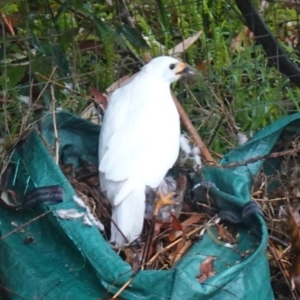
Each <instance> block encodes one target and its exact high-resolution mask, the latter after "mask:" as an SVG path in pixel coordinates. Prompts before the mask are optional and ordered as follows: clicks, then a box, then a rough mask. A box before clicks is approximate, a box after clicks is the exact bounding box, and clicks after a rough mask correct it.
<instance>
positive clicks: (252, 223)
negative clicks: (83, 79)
mask: <svg viewBox="0 0 300 300" xmlns="http://www.w3.org/2000/svg"><path fill="white" fill-rule="evenodd" d="M52 120H53V118H52V116H51V115H48V116H47V117H46V118H45V121H44V123H43V139H41V137H40V136H39V134H38V133H37V131H32V133H31V134H30V135H29V136H28V138H27V139H26V140H25V141H24V142H22V143H19V145H18V146H17V147H16V149H15V151H14V154H13V157H12V161H13V163H14V164H15V165H18V168H17V174H16V175H15V176H14V178H13V179H12V180H11V184H10V189H11V190H13V191H15V192H16V193H17V196H18V197H19V198H20V197H21V198H22V196H24V194H25V191H28V190H30V189H33V188H34V187H42V186H49V185H59V186H61V187H62V188H63V193H64V201H63V202H62V203H61V204H57V205H55V206H48V205H45V204H41V205H38V206H36V207H34V208H33V209H31V210H22V211H17V212H12V211H8V210H6V209H4V208H2V207H0V220H1V227H0V229H1V234H2V237H1V243H0V259H1V264H0V283H1V285H2V286H4V287H5V288H4V289H2V291H6V292H5V293H6V295H5V293H4V292H3V295H2V298H1V297H0V299H6V298H5V297H7V299H26V300H31V299H44V300H50V299H52V300H59V299H64V300H69V299H70V300H85V299H87V300H96V299H110V298H111V295H112V294H114V293H116V292H117V291H118V290H119V289H120V288H121V287H122V286H123V285H124V284H125V283H126V282H127V281H128V280H129V279H130V277H131V275H132V270H131V267H130V266H129V265H128V264H127V263H126V262H124V261H123V260H122V259H121V258H120V257H119V256H118V255H117V254H116V253H115V252H114V251H113V250H112V249H111V247H110V246H109V244H108V243H107V242H106V241H105V239H104V238H103V237H102V235H101V233H100V232H99V230H98V229H97V228H96V227H89V226H86V225H85V224H83V222H82V220H81V219H78V220H63V219H60V218H58V217H57V216H56V213H55V211H56V210H57V209H70V208H75V209H77V210H78V211H80V210H81V208H80V207H79V206H78V205H77V204H76V203H75V202H74V201H73V196H74V195H75V191H74V190H73V188H72V187H71V185H70V184H69V182H68V181H67V179H66V178H65V176H64V175H63V174H62V172H61V170H60V168H59V167H58V166H57V165H56V164H55V163H54V160H53V158H52V156H51V154H50V152H49V151H53V150H54V145H55V137H54V134H53V123H52ZM56 122H57V127H58V136H59V145H60V151H59V155H60V159H61V160H62V161H63V163H64V164H67V163H72V164H74V166H78V165H80V161H81V159H84V160H85V161H89V162H91V163H97V160H98V157H97V152H98V135H99V130H100V128H99V127H98V126H96V125H93V124H92V123H90V122H88V121H86V120H82V119H80V118H78V117H76V116H74V115H72V114H69V113H66V112H59V113H57V114H56ZM299 125H300V114H295V115H292V116H290V117H288V118H285V119H282V120H280V121H278V122H276V123H274V124H273V125H271V126H269V127H267V128H265V129H264V130H262V131H261V132H259V133H258V134H257V135H256V136H255V137H254V138H253V139H252V140H251V141H249V142H248V143H247V144H245V145H244V146H242V147H240V148H238V149H236V150H234V151H232V152H230V153H229V154H228V155H226V156H225V157H224V159H223V161H222V163H229V162H230V163H232V162H237V161H241V160H245V159H247V158H250V157H255V156H258V155H264V154H267V153H269V152H270V151H271V149H272V148H273V146H274V144H275V143H276V141H277V140H278V139H280V135H281V134H289V132H292V131H293V130H291V128H293V129H295V130H299V128H300V127H299ZM289 130H290V131H289ZM44 141H46V143H47V146H46V145H45V142H44ZM262 163H263V161H259V162H256V163H253V164H249V165H247V166H240V167H236V168H233V169H224V170H223V169H221V168H206V169H205V170H204V174H205V180H207V181H208V180H209V181H211V182H213V183H214V184H215V185H216V187H217V188H216V189H214V196H215V198H216V199H217V202H218V205H219V206H220V208H224V209H233V210H236V211H240V210H241V209H242V207H243V206H244V205H245V204H246V203H247V202H249V201H250V199H251V195H250V186H251V176H252V175H255V174H256V173H257V172H258V170H259V168H260V166H261V164H262ZM195 178H196V177H195ZM195 180H196V179H195ZM195 183H197V182H195ZM44 213H46V215H44V216H42V217H39V216H40V215H41V214H44ZM34 218H37V219H36V220H35V221H32V220H33V219H34ZM26 223H28V224H26ZM21 224H25V226H24V227H22V228H19V229H18V230H16V231H14V232H13V233H11V231H12V230H14V229H16V226H19V225H21ZM237 230H238V232H239V235H238V247H239V250H240V251H241V252H244V253H248V256H247V257H245V258H241V256H240V255H239V254H238V253H236V252H235V251H233V250H232V249H229V248H226V247H224V246H222V245H220V244H218V243H216V242H215V241H214V240H213V238H212V237H211V234H208V233H205V234H204V237H203V239H202V240H199V241H198V242H196V243H195V245H194V246H192V248H191V249H190V250H189V251H188V253H186V254H185V255H184V256H183V258H182V259H181V260H180V261H179V262H178V263H177V264H176V265H175V266H174V267H173V268H172V269H171V270H169V271H150V270H149V271H148V270H147V271H140V272H139V273H138V274H137V275H136V276H135V277H134V280H133V281H132V282H131V284H130V285H129V286H128V287H127V288H126V289H125V290H124V291H123V292H122V294H121V296H120V297H121V298H122V299H128V300H135V299H139V300H140V299H145V300H166V299H171V300H182V299H185V300H192V299H193V300H194V299H212V300H219V299H222V300H231V299H245V300H247V299H249V300H253V299H259V300H272V299H274V297H273V293H272V290H271V286H270V275H269V266H268V261H267V257H266V253H265V250H266V246H267V228H266V225H265V222H264V220H263V218H262V217H261V216H260V215H252V216H250V217H249V219H248V220H247V221H244V222H242V223H241V224H238V225H237ZM215 234H216V233H215ZM28 241H30V242H28ZM207 256H216V257H217V260H216V261H215V263H214V271H215V272H216V274H215V276H213V277H211V278H209V279H208V280H206V281H205V282H204V283H202V284H200V283H199V282H198V280H197V278H196V277H197V276H198V275H199V273H200V270H199V267H200V264H201V262H202V261H203V260H204V259H205V258H206V257H207Z"/></svg>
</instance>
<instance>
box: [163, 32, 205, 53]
mask: <svg viewBox="0 0 300 300" xmlns="http://www.w3.org/2000/svg"><path fill="white" fill-rule="evenodd" d="M201 34H202V31H198V32H197V33H195V34H194V35H193V36H191V37H189V38H187V39H185V40H184V41H182V42H181V43H179V44H178V45H176V46H175V47H174V48H172V49H170V50H168V55H171V56H173V57H176V56H179V55H180V54H181V53H183V52H184V51H185V50H186V49H187V48H189V47H190V46H191V45H193V44H194V43H195V42H196V41H197V40H198V39H199V37H200V36H201Z"/></svg>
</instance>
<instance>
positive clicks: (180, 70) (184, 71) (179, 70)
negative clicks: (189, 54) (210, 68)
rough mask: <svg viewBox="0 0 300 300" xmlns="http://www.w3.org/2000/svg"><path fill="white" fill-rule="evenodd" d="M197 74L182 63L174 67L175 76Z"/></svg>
mask: <svg viewBox="0 0 300 300" xmlns="http://www.w3.org/2000/svg"><path fill="white" fill-rule="evenodd" d="M198 73H199V72H198V71H197V70H196V69H194V68H193V67H191V66H190V65H188V64H187V63H184V62H179V63H178V64H177V66H176V72H175V74H176V75H197V74H198Z"/></svg>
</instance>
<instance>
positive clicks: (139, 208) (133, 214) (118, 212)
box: [110, 189, 146, 247]
mask: <svg viewBox="0 0 300 300" xmlns="http://www.w3.org/2000/svg"><path fill="white" fill-rule="evenodd" d="M145 197H146V196H145V189H134V190H133V191H132V192H130V193H129V194H128V195H127V196H126V197H125V198H124V199H123V200H122V201H121V202H120V203H119V204H118V205H117V206H115V207H113V212H112V220H113V221H114V222H111V238H110V241H111V242H114V243H115V245H116V246H119V247H120V246H122V245H123V244H124V243H126V242H127V241H126V240H125V238H124V236H125V237H126V239H127V240H128V242H129V243H131V242H133V241H134V240H135V239H136V238H138V237H139V236H140V234H141V233H142V229H143V224H144V214H145ZM114 223H115V224H116V225H117V226H118V228H117V227H116V226H115V225H114ZM120 231H122V233H123V235H124V236H123V235H122V233H121V232H120Z"/></svg>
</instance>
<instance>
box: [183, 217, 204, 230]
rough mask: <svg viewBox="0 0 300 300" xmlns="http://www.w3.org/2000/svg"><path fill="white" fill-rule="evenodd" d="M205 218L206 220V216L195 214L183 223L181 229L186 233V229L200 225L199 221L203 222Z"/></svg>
mask: <svg viewBox="0 0 300 300" xmlns="http://www.w3.org/2000/svg"><path fill="white" fill-rule="evenodd" d="M204 218H205V214H193V215H191V216H190V217H189V218H188V219H186V220H185V221H183V222H182V223H181V227H182V228H183V231H184V232H185V233H186V229H187V228H188V227H189V226H191V225H194V224H197V223H199V221H201V220H203V219H204Z"/></svg>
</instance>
